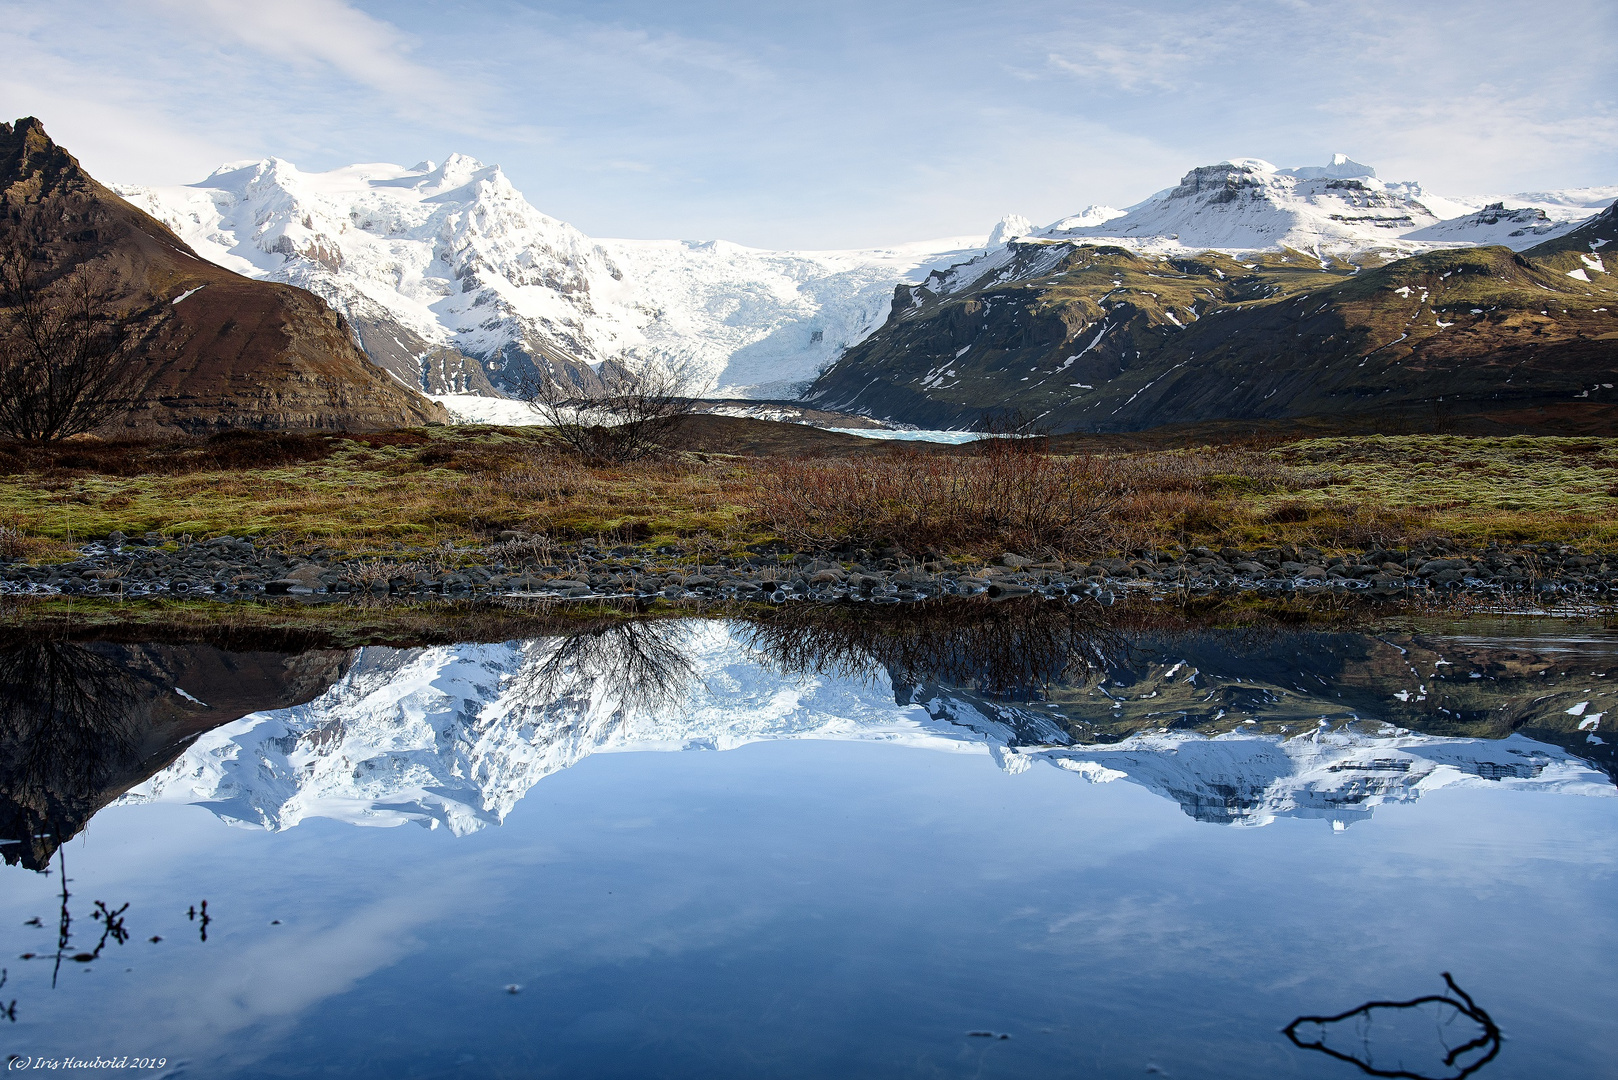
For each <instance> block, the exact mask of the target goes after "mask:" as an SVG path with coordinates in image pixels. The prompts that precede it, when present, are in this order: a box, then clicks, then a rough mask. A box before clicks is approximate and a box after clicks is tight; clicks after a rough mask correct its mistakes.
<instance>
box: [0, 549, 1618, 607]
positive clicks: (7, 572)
mask: <svg viewBox="0 0 1618 1080" xmlns="http://www.w3.org/2000/svg"><path fill="white" fill-rule="evenodd" d="M1615 588H1618V556H1602V555H1596V554H1587V553H1582V552H1579V551H1577V550H1575V549H1573V548H1571V547H1570V546H1568V545H1565V544H1551V543H1546V544H1536V545H1523V546H1500V545H1494V546H1490V547H1488V548H1484V549H1481V550H1474V551H1464V550H1461V549H1459V548H1458V547H1456V546H1455V545H1453V544H1449V543H1443V542H1439V543H1430V544H1426V545H1419V546H1415V547H1412V548H1410V549H1408V550H1407V549H1400V550H1389V549H1374V550H1370V551H1363V552H1357V553H1352V552H1351V553H1347V554H1338V555H1328V554H1327V553H1325V552H1322V551H1319V550H1317V549H1313V548H1307V547H1303V548H1299V547H1291V546H1287V547H1278V548H1264V549H1259V550H1254V551H1242V550H1239V549H1236V548H1230V547H1226V548H1223V549H1220V550H1218V551H1215V550H1213V549H1210V548H1205V547H1194V548H1191V549H1189V550H1183V551H1182V550H1178V549H1175V550H1166V551H1137V552H1134V553H1132V555H1131V556H1130V557H1127V558H1126V557H1122V556H1118V557H1111V558H1102V559H1097V560H1093V561H1073V560H1066V561H1064V560H1058V559H1054V558H1038V557H1028V556H1019V555H1014V554H1007V555H1004V556H1002V557H1001V558H1000V559H998V560H995V561H993V562H989V563H985V562H981V561H979V562H966V561H962V560H959V559H949V558H944V557H936V558H920V559H917V558H911V557H908V556H905V555H903V554H901V553H900V552H897V551H894V550H883V551H874V552H873V551H867V550H858V551H842V552H834V553H829V554H819V555H816V554H804V553H792V552H780V551H776V550H773V549H768V548H763V547H760V548H758V549H755V550H752V551H750V552H749V553H748V554H746V555H727V556H721V557H714V556H711V555H710V556H707V557H702V556H700V555H698V554H696V553H693V552H688V551H681V550H677V549H672V548H661V549H658V550H657V551H655V552H647V551H645V550H643V549H639V548H633V547H618V548H606V547H600V546H597V545H595V544H593V543H590V542H588V541H586V542H584V543H582V544H577V545H567V546H565V547H564V546H558V545H555V544H553V543H551V542H550V541H548V540H546V539H544V538H541V537H527V536H518V535H512V534H507V535H506V538H505V539H504V540H503V541H502V542H500V543H497V544H493V545H489V546H487V547H481V548H462V549H456V550H452V551H451V550H445V551H433V552H420V551H417V552H411V551H406V550H402V549H401V550H399V551H397V552H396V553H394V554H390V555H383V556H373V557H364V558H356V557H343V556H341V555H340V554H338V553H337V552H334V551H331V550H329V549H312V550H308V551H297V552H293V551H287V550H283V549H279V548H276V547H273V546H268V545H263V544H257V543H254V542H253V541H251V540H248V539H244V538H237V537H230V536H221V537H216V538H213V539H210V540H204V541H198V542H188V543H176V542H174V541H172V540H166V539H165V538H164V537H162V536H160V535H158V534H155V533H149V534H147V535H146V536H144V537H138V538H131V537H126V536H124V535H122V534H121V533H114V534H112V535H111V536H109V537H107V538H106V539H105V540H104V541H100V542H96V543H91V544H87V545H85V547H84V548H83V549H82V551H81V554H80V556H79V558H77V559H74V560H72V561H69V562H63V563H54V564H47V565H30V564H27V563H23V562H10V563H5V564H0V595H4V594H9V595H35V596H38V595H69V596H77V595H83V596H113V597H126V598H135V597H155V596H163V597H183V598H193V599H226V600H228V599H244V598H257V597H261V596H294V597H305V598H338V597H342V596H346V595H368V596H377V597H399V598H410V597H415V598H424V597H428V596H446V597H455V598H470V597H475V596H513V595H515V596H535V597H548V598H554V599H565V600H593V599H607V598H623V597H635V598H642V599H656V598H665V599H670V600H684V599H700V600H727V601H735V600H740V601H761V602H777V603H780V602H787V601H790V600H809V601H822V602H826V601H839V600H850V601H868V602H871V603H878V604H882V603H906V602H915V601H919V600H927V599H935V598H938V597H946V596H978V595H986V596H988V597H990V598H996V599H997V598H1004V597H1015V596H1035V595H1039V596H1045V597H1051V598H1061V597H1067V598H1074V599H1079V598H1086V597H1088V598H1091V599H1094V600H1096V601H1098V602H1100V603H1102V604H1110V603H1112V602H1113V601H1114V600H1115V599H1116V597H1117V596H1118V595H1119V593H1121V592H1122V591H1124V590H1142V589H1144V590H1147V591H1170V590H1172V591H1191V592H1210V591H1220V590H1232V589H1236V590H1259V591H1262V592H1265V593H1296V592H1305V593H1319V592H1343V593H1354V594H1357V595H1367V596H1379V597H1390V598H1391V597H1398V596H1408V595H1411V594H1413V593H1431V592H1435V591H1439V590H1447V591H1462V590H1464V591H1467V592H1478V593H1491V592H1492V593H1499V594H1527V595H1539V594H1546V595H1552V596H1555V595H1566V594H1577V595H1589V594H1604V593H1608V592H1611V591H1613V590H1614V589H1615Z"/></svg>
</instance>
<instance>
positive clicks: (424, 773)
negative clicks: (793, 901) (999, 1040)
mask: <svg viewBox="0 0 1618 1080" xmlns="http://www.w3.org/2000/svg"><path fill="white" fill-rule="evenodd" d="M663 625H664V627H665V628H666V629H665V630H663V631H661V633H663V634H664V635H665V636H667V635H669V634H672V635H674V636H675V637H676V638H677V640H676V641H674V642H673V643H672V644H673V645H676V646H678V648H677V649H672V650H671V651H672V652H673V653H674V655H675V656H676V657H677V659H676V660H675V661H674V664H673V669H672V670H670V669H667V668H665V669H663V670H660V671H651V672H640V673H638V674H637V678H636V680H635V681H636V683H637V684H640V691H641V692H639V693H634V692H631V693H626V692H625V689H626V688H625V686H624V681H625V680H623V679H622V678H616V679H615V678H614V676H615V675H620V674H621V673H622V671H623V670H624V666H623V662H622V660H621V658H620V659H619V660H617V661H615V660H614V658H613V657H611V656H609V657H607V658H606V660H605V662H603V660H602V657H601V656H599V655H598V656H596V657H594V658H593V663H592V658H591V657H588V656H586V657H576V656H573V655H572V654H568V653H559V652H558V642H557V641H555V640H542V641H530V642H508V643H505V644H499V645H457V646H450V647H441V648H428V649H387V648H369V649H364V650H362V651H361V653H360V655H359V657H358V659H357V661H356V663H355V664H354V665H353V667H352V669H351V670H350V671H349V673H348V674H347V675H346V676H345V677H344V678H343V679H342V681H340V682H339V683H337V684H336V685H334V686H333V687H332V688H331V689H330V690H329V691H328V692H327V693H325V694H324V695H323V696H321V697H319V698H317V699H316V700H314V701H312V702H310V703H309V704H307V705H301V706H298V707H296V708H291V709H280V710H275V711H270V712H261V713H254V714H252V715H250V716H247V717H244V718H243V719H241V720H239V721H236V722H235V723H232V724H227V725H225V726H224V727H221V728H218V729H216V730H214V731H212V732H209V733H208V734H206V735H204V736H203V737H202V738H200V739H199V740H198V741H197V742H196V743H195V744H194V745H193V746H192V747H191V748H190V749H189V750H188V751H187V752H186V754H185V755H184V756H183V757H181V758H180V759H179V760H178V761H176V762H175V763H174V764H173V765H172V766H171V767H169V768H168V769H165V770H164V771H162V772H160V773H158V774H157V775H155V776H153V777H152V778H151V779H150V780H149V781H147V782H146V783H145V784H142V785H141V786H140V787H138V788H135V789H134V790H133V791H132V792H131V793H130V795H129V796H128V797H127V798H128V799H130V800H133V801H155V800H162V801H172V802H189V803H201V804H204V805H207V806H208V807H209V808H210V809H212V810H213V811H214V812H215V813H216V814H218V815H219V816H220V817H222V818H225V819H226V820H228V821H232V822H240V823H245V824H254V825H262V826H264V827H266V828H270V829H282V828H287V827H289V826H292V825H296V824H297V823H298V822H300V821H302V820H303V819H304V818H306V817H330V818H338V819H342V820H348V821H352V822H355V823H357V824H371V825H395V824H400V823H403V822H405V821H412V820H413V821H418V822H422V823H424V824H427V825H430V826H432V827H437V826H438V825H439V824H440V823H442V824H444V825H446V826H448V827H449V828H450V829H451V830H452V831H454V832H456V833H466V832H470V831H472V830H474V829H478V828H481V827H482V826H483V825H485V824H489V823H497V822H499V821H500V820H502V819H503V818H504V817H505V815H506V814H507V813H509V812H510V811H511V809H512V808H513V807H514V806H515V805H516V804H517V802H518V801H519V800H520V799H521V798H522V797H523V795H524V794H526V793H527V791H528V789H529V788H531V787H532V786H533V785H534V784H535V783H537V782H538V781H539V780H540V779H542V778H543V777H545V776H548V775H550V774H551V773H554V772H558V771H560V770H562V769H566V768H568V767H569V766H572V765H574V764H576V763H578V762H579V761H581V760H582V759H584V758H585V757H588V756H589V755H591V754H595V753H604V752H613V751H630V750H725V749H730V748H733V747H737V746H741V745H744V744H747V743H751V742H758V741H762V740H777V739H838V740H872V741H889V742H899V743H905V744H909V745H914V746H923V747H928V748H932V749H939V750H950V751H958V752H969V753H980V754H984V755H986V756H988V757H990V758H992V759H993V760H994V761H995V763H997V764H998V765H999V766H1000V767H1002V768H1004V769H1006V770H1007V771H1009V772H1021V771H1024V770H1026V769H1028V768H1029V767H1031V765H1032V764H1033V763H1034V762H1035V761H1037V760H1044V761H1046V762H1048V763H1050V764H1053V765H1055V766H1057V767H1059V768H1062V769H1064V770H1068V771H1071V772H1076V773H1079V774H1081V775H1083V776H1085V777H1087V778H1088V779H1090V780H1092V781H1110V780H1116V779H1128V780H1131V781H1133V782H1135V783H1139V784H1141V785H1143V786H1145V787H1147V788H1148V789H1150V790H1152V791H1155V792H1157V793H1159V794H1161V795H1164V796H1167V797H1169V798H1172V799H1174V800H1175V801H1177V802H1178V803H1180V805H1181V806H1182V807H1184V808H1185V810H1186V812H1187V813H1188V814H1191V815H1192V816H1193V817H1196V818H1198V819H1199V820H1204V821H1219V822H1235V823H1246V824H1265V823H1267V822H1269V821H1271V820H1273V819H1274V818H1275V817H1278V816H1291V817H1322V818H1327V819H1330V820H1332V821H1334V822H1337V823H1347V822H1349V821H1352V820H1355V819H1357V818H1360V817H1365V816H1368V815H1369V814H1370V812H1371V807H1373V806H1375V805H1376V804H1378V803H1382V802H1403V801H1411V800H1414V799H1416V798H1418V797H1419V796H1420V795H1421V794H1422V793H1423V792H1424V791H1427V790H1431V789H1433V788H1437V787H1442V786H1447V785H1453V784H1469V783H1470V784H1498V785H1503V786H1510V787H1519V788H1525V789H1530V788H1531V789H1535V790H1549V791H1562V792H1574V793H1580V794H1592V795H1593V794H1603V795H1611V794H1614V789H1613V786H1612V784H1611V783H1610V782H1609V781H1608V780H1607V779H1606V777H1605V776H1604V775H1603V774H1602V773H1600V772H1598V771H1597V770H1595V769H1593V768H1591V767H1590V766H1589V765H1587V764H1586V763H1584V762H1582V761H1580V760H1579V759H1578V758H1575V757H1573V756H1571V755H1569V754H1567V753H1566V752H1564V751H1563V750H1561V749H1560V748H1557V747H1554V746H1550V745H1547V744H1543V743H1539V742H1535V741H1532V740H1529V739H1525V738H1521V737H1516V736H1514V737H1512V738H1510V739H1505V740H1500V741H1491V740H1482V739H1447V738H1438V737H1431V736H1422V735H1413V734H1408V733H1400V734H1389V735H1382V736H1370V735H1365V734H1361V733H1358V732H1356V731H1352V730H1337V731H1326V730H1321V731H1317V732H1312V733H1310V734H1308V735H1304V736H1300V737H1296V738H1290V739H1285V740H1282V739H1279V738H1277V737H1273V736H1262V735H1244V734H1240V733H1231V734H1227V735H1222V736H1218V737H1214V738H1208V737H1206V736H1202V735H1196V734H1189V733H1186V734H1178V733H1177V734H1152V735H1138V736H1135V737H1133V738H1130V739H1127V740H1125V741H1123V742H1120V743H1115V744H1111V745H1107V746H1077V745H1071V744H1069V742H1068V739H1067V737H1066V735H1065V734H1064V733H1063V732H1062V731H1061V730H1060V729H1059V728H1058V727H1057V726H1056V725H1055V724H1053V723H1051V722H1050V721H1048V720H1045V719H1044V718H1040V717H1037V716H1034V715H1032V714H1029V713H1025V712H1022V711H1021V710H1015V709H1007V710H997V709H990V708H988V707H986V706H983V705H974V704H972V703H970V702H968V701H966V700H965V699H964V698H961V697H952V696H949V695H948V692H947V691H939V690H936V689H929V690H927V691H916V692H902V693H901V694H900V697H901V698H903V699H904V700H902V701H900V702H899V703H896V702H895V696H894V693H893V689H892V687H891V684H889V683H888V682H887V681H886V680H885V679H878V680H875V681H872V682H865V681H861V680H858V679H843V678H835V677H783V676H781V675H779V674H777V673H776V672H774V671H772V670H771V669H770V668H769V667H767V666H765V665H763V664H761V663H759V662H758V661H757V658H756V657H755V655H754V654H752V653H751V652H750V651H749V650H748V649H747V648H746V647H745V646H744V645H743V644H742V643H741V642H740V641H739V640H737V639H736V638H735V637H734V636H733V634H732V631H731V630H730V629H728V628H727V627H726V626H725V625H723V624H720V623H712V622H710V623H695V624H685V625H682V626H676V625H674V624H663ZM682 675H689V676H690V677H689V679H683V678H682ZM541 676H543V677H541ZM659 680H661V681H664V682H667V683H668V684H670V685H667V686H658V687H655V688H654V689H656V690H666V691H667V693H666V694H664V695H663V696H662V697H661V699H659V696H658V694H656V693H652V694H650V695H648V694H646V693H645V692H644V690H645V686H644V684H646V683H648V682H657V681H659ZM682 683H688V684H689V685H681V684H682ZM630 689H631V690H634V689H635V688H633V687H632V688H630ZM912 698H914V699H916V700H914V701H912V700H911V699H912ZM1389 730H1390V731H1391V730H1392V729H1389Z"/></svg>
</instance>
